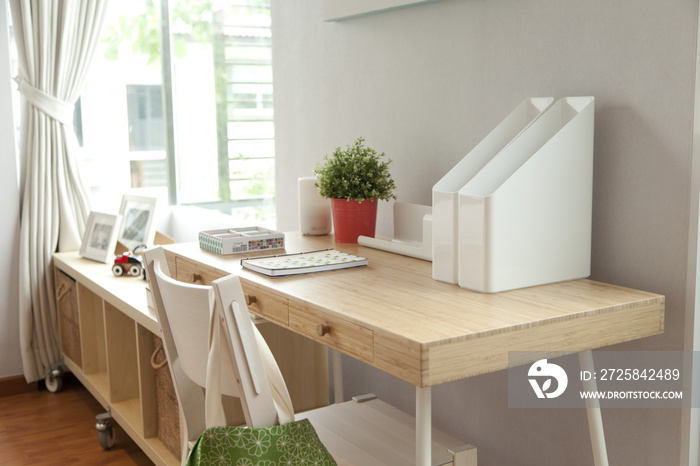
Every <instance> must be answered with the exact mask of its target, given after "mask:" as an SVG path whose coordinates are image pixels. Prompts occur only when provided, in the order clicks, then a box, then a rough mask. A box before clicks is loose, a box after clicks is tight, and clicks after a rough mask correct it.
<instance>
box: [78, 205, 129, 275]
mask: <svg viewBox="0 0 700 466" xmlns="http://www.w3.org/2000/svg"><path fill="white" fill-rule="evenodd" d="M120 223H121V215H113V214H105V213H102V212H90V216H89V217H88V221H87V225H86V227H85V234H84V235H83V242H82V244H81V245H80V256H81V257H84V258H86V259H91V260H94V261H97V262H104V263H109V262H111V261H113V260H114V247H115V246H116V244H117V233H118V231H119V227H120Z"/></svg>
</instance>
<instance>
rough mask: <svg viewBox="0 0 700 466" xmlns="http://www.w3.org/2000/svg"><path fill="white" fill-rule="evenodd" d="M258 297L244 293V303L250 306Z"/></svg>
mask: <svg viewBox="0 0 700 466" xmlns="http://www.w3.org/2000/svg"><path fill="white" fill-rule="evenodd" d="M257 302H258V298H256V297H255V295H252V294H247V295H245V303H246V304H247V305H248V306H250V305H251V304H254V303H257Z"/></svg>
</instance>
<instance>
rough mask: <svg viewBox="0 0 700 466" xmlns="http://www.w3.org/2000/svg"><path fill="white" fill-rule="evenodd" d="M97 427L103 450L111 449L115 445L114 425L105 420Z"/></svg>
mask: <svg viewBox="0 0 700 466" xmlns="http://www.w3.org/2000/svg"><path fill="white" fill-rule="evenodd" d="M96 427H97V430H98V431H99V432H98V440H99V442H100V446H101V447H102V449H103V450H109V449H110V448H112V447H113V446H114V440H115V439H114V437H115V436H114V426H112V425H111V424H109V423H108V422H104V423H102V424H101V425H100V423H98V424H97V426H96Z"/></svg>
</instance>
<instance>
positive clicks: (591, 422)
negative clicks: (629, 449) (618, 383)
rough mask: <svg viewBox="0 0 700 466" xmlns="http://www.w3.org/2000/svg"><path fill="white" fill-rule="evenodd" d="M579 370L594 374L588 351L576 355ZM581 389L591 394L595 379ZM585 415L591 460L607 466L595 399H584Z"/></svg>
mask: <svg viewBox="0 0 700 466" xmlns="http://www.w3.org/2000/svg"><path fill="white" fill-rule="evenodd" d="M578 360H579V364H580V365H581V370H584V371H589V372H590V373H591V374H592V373H595V368H594V367H593V354H592V353H591V352H590V351H583V352H581V353H579V354H578ZM583 389H584V390H585V391H589V392H593V391H597V390H598V384H596V381H595V379H593V378H592V379H591V380H584V381H583ZM586 414H587V415H588V430H589V432H590V434H591V445H592V446H593V460H594V464H595V466H608V451H607V448H606V446H605V431H604V430H603V417H602V416H601V414H600V401H599V400H597V399H592V398H587V399H586Z"/></svg>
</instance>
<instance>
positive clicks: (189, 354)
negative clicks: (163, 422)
mask: <svg viewBox="0 0 700 466" xmlns="http://www.w3.org/2000/svg"><path fill="white" fill-rule="evenodd" d="M146 256H147V259H146V262H147V272H148V278H149V283H152V285H151V289H152V292H153V293H154V298H155V295H156V293H157V294H158V295H159V299H158V300H156V299H154V301H159V302H160V304H161V305H162V309H163V314H164V316H163V318H162V319H161V316H160V312H159V322H161V328H162V329H163V333H164V335H165V334H170V335H171V336H172V344H173V346H174V347H175V351H176V353H177V355H178V356H179V361H180V364H181V366H182V370H183V372H184V373H185V375H186V376H187V378H189V379H190V380H191V381H193V382H194V383H196V384H197V385H199V386H202V387H205V388H206V389H207V393H206V400H205V411H206V423H205V424H206V427H215V426H220V425H224V422H225V420H224V416H223V407H222V405H221V394H224V395H230V396H236V397H238V398H240V401H241V406H242V408H243V414H244V417H245V420H246V424H247V425H248V426H251V427H264V426H271V425H275V424H276V423H277V422H278V420H279V421H282V422H288V421H289V420H293V410H291V402H290V401H288V400H289V395H288V393H287V391H286V385H284V380H283V379H282V378H281V375H280V373H279V368H278V367H277V365H276V363H275V361H274V358H273V357H272V355H271V353H270V352H269V348H268V347H267V344H266V343H265V341H264V340H263V338H262V336H260V333H259V332H258V331H257V329H256V328H255V326H254V325H253V324H252V322H251V320H250V317H249V314H248V309H247V306H246V303H245V296H244V294H243V290H242V288H241V284H240V281H239V279H238V277H235V276H229V277H225V278H223V279H220V280H217V281H215V282H214V284H213V287H210V286H201V285H192V284H187V283H183V282H179V281H176V280H173V279H172V278H170V277H169V274H167V273H166V272H165V271H164V270H163V268H164V267H163V265H164V262H165V258H164V254H162V251H160V253H155V252H152V251H149V252H147V253H146ZM156 256H157V257H156ZM149 259H150V260H149ZM165 268H167V264H165ZM158 307H159V306H158V302H156V308H158ZM163 324H165V325H163ZM164 345H166V346H167V342H166V339H165V338H164ZM167 354H168V351H166V355H167ZM268 373H269V374H270V379H269V381H268ZM270 382H273V386H272V387H270ZM176 383H177V382H176ZM280 383H281V387H280ZM279 399H281V400H283V401H282V402H279V401H278V400H279ZM180 401H181V403H186V402H187V400H180ZM278 411H279V412H280V413H281V414H280V415H278ZM290 411H291V412H292V419H289V415H288V414H287V413H288V412H290ZM200 433H201V432H200ZM193 434H194V432H193Z"/></svg>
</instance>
